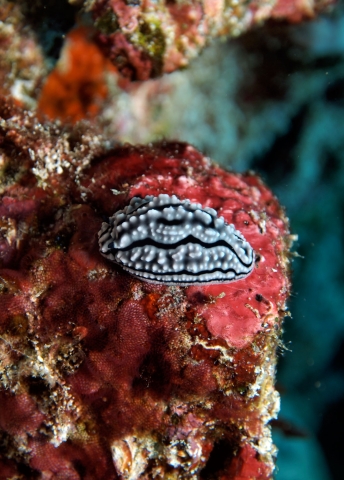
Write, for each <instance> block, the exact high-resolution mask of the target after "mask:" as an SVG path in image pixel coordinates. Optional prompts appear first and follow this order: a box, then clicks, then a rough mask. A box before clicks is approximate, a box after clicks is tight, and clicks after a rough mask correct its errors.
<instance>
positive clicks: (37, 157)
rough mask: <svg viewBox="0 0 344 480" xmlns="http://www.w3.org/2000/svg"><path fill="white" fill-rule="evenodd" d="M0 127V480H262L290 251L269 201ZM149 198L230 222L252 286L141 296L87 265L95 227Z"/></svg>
mask: <svg viewBox="0 0 344 480" xmlns="http://www.w3.org/2000/svg"><path fill="white" fill-rule="evenodd" d="M2 115H3V116H4V117H5V118H4V119H3V121H2V124H1V125H2V129H1V131H0V135H1V137H0V138H1V142H2V148H3V153H4V155H5V156H6V159H7V160H6V161H7V164H6V165H7V167H6V168H7V170H6V171H7V172H8V173H7V174H6V175H5V176H3V177H2V187H1V192H2V193H1V203H0V205H1V258H0V262H1V269H0V279H1V283H0V297H1V306H2V308H1V311H0V355H1V357H0V368H1V370H0V372H1V386H0V438H1V442H2V449H1V451H2V453H1V457H0V471H1V472H2V473H1V474H0V478H8V477H9V476H10V477H11V476H13V477H14V476H17V477H18V478H22V477H23V478H25V479H31V478H32V479H33V478H43V477H44V478H68V479H80V478H83V479H90V480H93V479H95V478H97V479H100V480H101V479H104V480H109V479H116V478H122V479H138V478H142V479H149V478H156V479H191V478H193V479H197V478H199V479H232V480H243V479H247V480H248V479H260V480H264V479H269V478H271V475H272V471H273V468H274V458H273V457H274V454H275V448H274V446H273V443H272V440H271V432H270V427H269V425H268V423H269V421H270V420H271V418H273V417H275V416H276V414H277V412H278V408H279V396H278V393H277V392H276V390H275V388H274V374H275V364H276V347H277V346H278V344H279V334H280V332H281V322H282V319H283V317H284V315H285V312H286V305H285V302H286V299H287V296H288V290H289V281H288V275H287V273H288V263H289V261H288V255H287V252H288V248H289V246H290V236H289V232H288V222H287V219H286V218H285V216H284V213H283V210H282V209H281V207H280V206H279V204H278V202H277V200H276V198H275V197H274V196H273V195H272V193H271V192H270V191H269V190H268V188H267V187H266V186H265V185H264V184H263V183H262V182H261V181H260V179H259V178H258V177H257V176H255V175H253V174H234V173H229V172H226V171H224V170H222V169H221V168H219V167H217V166H216V165H213V164H211V163H210V161H209V160H208V159H207V158H206V157H204V156H203V155H201V154H200V153H199V152H198V151H196V150H195V149H194V148H193V147H191V146H189V145H187V144H181V143H162V144H157V145H153V146H147V147H131V146H125V147H118V148H116V149H114V150H112V151H111V152H108V153H107V154H103V155H102V156H101V155H99V151H98V150H97V148H99V145H98V144H97V147H96V148H95V149H94V150H93V151H92V150H90V146H88V147H87V146H86V144H87V143H92V142H93V143H97V137H91V136H90V135H89V136H88V137H87V134H86V132H84V134H83V135H79V137H77V136H76V134H75V133H74V143H72V140H71V139H72V138H73V135H72V133H70V134H69V137H68V136H67V133H64V135H60V136H57V135H54V134H53V133H54V131H53V130H49V129H46V130H45V131H40V130H39V129H38V128H36V131H35V134H33V133H32V131H33V130H35V129H34V128H33V126H34V122H35V121H34V119H33V118H32V117H30V116H27V117H26V118H20V115H18V113H17V114H16V117H15V113H14V112H13V111H11V109H7V110H6V109H3V110H2ZM15 119H16V122H17V125H18V126H17V128H16V127H15V126H14V120H15ZM55 133H56V132H55ZM33 135H36V136H33ZM67 138H69V141H70V142H69V143H68V142H67ZM76 138H78V140H77V139H76ZM24 139H26V141H24ZM98 140H99V139H98ZM59 142H63V145H64V147H63V148H62V147H61V145H60V143H59ZM43 145H44V148H43ZM68 145H69V146H68ZM69 148H70V150H69ZM87 148H88V149H89V150H87ZM83 149H84V152H85V155H84V157H82V156H81V154H80V152H82V151H83ZM28 150H30V151H28ZM42 150H44V155H42ZM56 151H58V152H59V156H60V157H61V158H63V162H62V161H61V162H62V163H61V165H58V166H57V165H56V164H54V163H53V164H51V162H49V161H48V158H49V156H50V157H51V158H54V152H56ZM92 152H93V153H92ZM18 158H21V163H18ZM44 162H45V163H44ZM23 165H24V166H25V168H23ZM114 193H115V195H114ZM160 193H168V194H170V195H171V194H175V195H177V196H178V197H180V198H188V199H190V200H192V201H194V202H199V203H201V204H202V205H203V206H208V207H211V208H214V209H215V210H217V211H218V213H219V214H220V215H223V216H224V218H225V219H226V221H227V222H228V223H233V224H234V225H235V228H237V229H239V230H240V231H241V232H242V233H243V235H244V236H245V238H246V239H247V240H248V241H249V242H250V244H251V245H252V247H253V248H254V250H255V252H256V265H255V268H254V271H253V272H252V273H251V275H250V276H248V277H247V278H245V279H243V280H240V281H237V282H233V283H229V284H221V285H211V286H190V287H179V286H166V285H154V284H149V283H145V282H143V281H141V280H138V279H136V278H134V277H132V276H130V274H128V273H126V272H125V271H123V270H122V269H121V268H120V267H119V266H117V265H116V264H113V263H112V262H109V261H107V260H106V259H105V258H103V257H102V255H101V254H100V252H99V247H98V242H97V232H98V231H99V229H100V226H101V223H102V221H103V219H104V218H106V217H108V216H111V215H112V214H113V213H114V212H115V211H116V210H118V209H120V208H123V207H124V206H125V205H126V204H127V203H128V199H130V198H131V197H133V196H145V195H158V194H160ZM3 472H5V473H3ZM4 475H5V476H4ZM20 475H22V477H21V476H20Z"/></svg>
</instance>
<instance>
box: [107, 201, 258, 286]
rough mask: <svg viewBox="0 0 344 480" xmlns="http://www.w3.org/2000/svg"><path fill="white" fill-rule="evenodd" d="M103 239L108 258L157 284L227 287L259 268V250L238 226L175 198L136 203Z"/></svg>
mask: <svg viewBox="0 0 344 480" xmlns="http://www.w3.org/2000/svg"><path fill="white" fill-rule="evenodd" d="M98 237H99V246H100V252H101V253H102V255H104V257H106V258H107V259H109V260H112V261H113V262H116V263H118V264H119V265H121V266H122V267H123V268H124V269H125V270H127V271H128V272H130V273H131V274H132V275H134V276H136V277H138V278H140V279H141V280H145V281H147V282H152V283H167V284H169V285H195V284H215V283H227V282H232V281H235V280H240V279H241V278H245V277H247V275H249V274H250V273H251V271H252V269H253V267H254V251H253V249H252V247H251V246H250V244H249V243H248V242H247V241H246V240H245V238H244V237H243V236H242V234H241V233H240V232H239V231H238V230H235V228H234V225H229V224H228V223H226V222H225V220H224V218H223V217H218V216H217V213H216V211H215V210H213V209H212V208H208V207H205V208H202V206H201V205H200V204H198V203H191V202H190V200H180V199H179V198H177V197H176V196H175V195H172V196H169V195H165V194H161V195H158V196H157V197H153V196H149V195H148V196H146V197H145V198H144V199H142V198H139V197H134V198H132V199H131V201H130V203H129V205H128V206H127V207H125V208H124V209H123V210H119V211H118V212H116V213H115V214H114V215H113V216H112V217H110V218H109V222H108V223H105V222H104V223H103V224H102V228H101V230H100V232H99V233H98Z"/></svg>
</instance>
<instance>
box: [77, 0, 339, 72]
mask: <svg viewBox="0 0 344 480" xmlns="http://www.w3.org/2000/svg"><path fill="white" fill-rule="evenodd" d="M70 2H71V3H73V1H72V0H70ZM83 3H84V8H85V9H86V10H87V11H90V12H91V13H92V15H93V18H94V20H95V26H96V28H97V29H98V31H99V34H98V35H97V37H98V41H99V44H100V45H101V46H102V48H103V49H104V51H105V52H106V54H107V56H108V57H109V58H110V59H111V60H112V62H113V63H114V64H115V65H116V67H117V68H118V69H119V71H120V72H121V73H122V75H123V76H124V77H127V78H130V79H134V80H147V79H148V78H153V77H156V76H158V75H160V74H162V73H164V72H165V73H166V72H167V73H168V72H172V71H174V70H176V69H179V68H183V67H185V66H187V65H188V63H189V62H190V60H191V59H192V58H195V57H196V56H197V55H198V54H199V52H200V51H201V50H202V48H203V47H204V46H205V45H206V44H207V43H209V42H210V41H211V40H212V39H213V38H215V37H218V36H231V37H236V36H238V35H240V34H241V33H243V32H246V31H247V30H249V29H250V28H252V27H254V26H257V25H260V24H261V23H263V22H264V21H267V20H269V19H275V20H287V21H290V22H300V21H301V20H304V19H309V18H312V17H314V16H315V15H316V14H317V13H318V11H320V10H323V9H325V8H326V7H328V6H329V5H331V4H333V3H334V0H315V1H312V2H309V1H308V0H272V1H271V0H263V1H257V0H249V1H246V0H233V1H230V2H223V1H222V0H192V1H189V0H187V1H186V0H181V1H178V2H175V1H166V0H159V1H154V2H152V1H145V2H140V1H136V0H134V1H129V2H127V1H124V0H85V1H84V2H83Z"/></svg>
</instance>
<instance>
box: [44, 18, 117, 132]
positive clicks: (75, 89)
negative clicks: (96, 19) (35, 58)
mask: <svg viewBox="0 0 344 480" xmlns="http://www.w3.org/2000/svg"><path fill="white" fill-rule="evenodd" d="M108 71H115V69H114V67H113V66H112V65H111V64H110V62H109V61H108V60H107V59H106V58H105V57H104V56H103V54H102V53H101V51H100V50H99V48H98V47H97V45H95V43H94V42H93V40H92V37H91V31H90V30H89V29H87V28H85V27H79V28H76V29H75V30H73V31H72V32H70V33H69V34H68V36H67V38H66V42H65V45H64V48H63V50H62V53H61V57H60V59H59V61H58V63H57V65H56V67H55V68H54V70H53V71H52V72H51V73H50V75H49V76H48V78H47V81H46V83H45V85H44V87H43V89H42V93H41V96H40V99H39V102H38V114H39V115H40V116H44V115H46V116H47V117H49V118H50V119H52V120H54V119H57V118H58V119H60V120H65V121H70V122H72V123H75V122H77V121H78V120H82V119H84V118H92V117H95V116H96V115H97V114H98V113H99V111H100V109H101V107H102V105H103V104H104V100H105V98H106V97H107V95H108V87H107V84H106V73H107V72H108Z"/></svg>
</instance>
